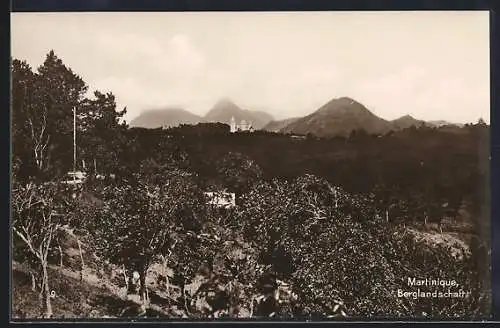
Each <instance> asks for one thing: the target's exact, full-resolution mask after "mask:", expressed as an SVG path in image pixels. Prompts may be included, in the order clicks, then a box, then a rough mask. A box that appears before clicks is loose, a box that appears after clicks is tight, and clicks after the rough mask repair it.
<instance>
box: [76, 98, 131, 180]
mask: <svg viewBox="0 0 500 328" xmlns="http://www.w3.org/2000/svg"><path fill="white" fill-rule="evenodd" d="M94 97H95V98H94V99H84V100H83V101H82V102H81V105H80V106H79V108H78V118H77V130H78V140H77V141H78V148H79V157H80V158H82V159H85V160H86V162H87V163H88V164H89V166H92V165H93V163H94V161H95V163H96V167H95V169H97V171H98V172H105V173H114V172H115V171H116V167H117V165H118V164H117V163H118V162H119V157H120V155H121V152H122V151H123V149H124V148H125V147H126V140H125V132H126V129H127V123H126V122H125V121H122V119H123V116H124V115H125V114H126V112H127V110H126V108H124V109H123V110H121V111H117V110H116V100H115V96H114V95H113V94H112V93H106V94H103V93H101V92H99V91H95V92H94ZM92 169H93V168H92Z"/></svg>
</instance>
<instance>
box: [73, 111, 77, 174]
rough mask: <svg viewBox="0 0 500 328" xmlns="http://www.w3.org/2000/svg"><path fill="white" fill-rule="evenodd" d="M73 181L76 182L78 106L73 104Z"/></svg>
mask: <svg viewBox="0 0 500 328" xmlns="http://www.w3.org/2000/svg"><path fill="white" fill-rule="evenodd" d="M73 182H74V183H76V106H73Z"/></svg>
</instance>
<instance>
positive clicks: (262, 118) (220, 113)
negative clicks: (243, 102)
mask: <svg viewBox="0 0 500 328" xmlns="http://www.w3.org/2000/svg"><path fill="white" fill-rule="evenodd" d="M232 117H234V119H235V120H236V122H240V121H241V120H245V121H247V122H252V125H253V127H254V128H255V129H261V128H262V127H264V126H265V125H266V124H267V123H269V122H270V121H271V120H273V117H272V116H271V115H269V114H268V113H266V112H263V111H252V110H248V109H242V108H240V107H238V106H237V105H236V104H235V103H234V102H233V101H231V100H230V99H226V98H225V99H221V100H219V101H218V102H217V103H216V104H215V105H214V106H213V107H212V108H211V109H210V110H209V111H208V113H207V114H206V115H205V117H204V120H205V121H207V122H220V123H229V121H230V120H231V118H232Z"/></svg>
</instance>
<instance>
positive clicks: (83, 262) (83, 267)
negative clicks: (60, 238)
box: [76, 239, 85, 281]
mask: <svg viewBox="0 0 500 328" xmlns="http://www.w3.org/2000/svg"><path fill="white" fill-rule="evenodd" d="M76 241H77V243H78V251H79V253H80V260H81V262H82V268H81V271H80V281H83V271H84V270H85V261H84V260H83V252H82V246H81V243H80V240H79V239H77V240H76Z"/></svg>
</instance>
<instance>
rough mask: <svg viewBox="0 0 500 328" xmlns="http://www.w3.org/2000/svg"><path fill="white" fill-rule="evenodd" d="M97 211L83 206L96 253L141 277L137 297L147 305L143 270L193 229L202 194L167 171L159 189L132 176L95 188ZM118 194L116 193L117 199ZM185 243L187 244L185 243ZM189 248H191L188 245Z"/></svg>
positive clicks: (182, 177)
mask: <svg viewBox="0 0 500 328" xmlns="http://www.w3.org/2000/svg"><path fill="white" fill-rule="evenodd" d="M95 193H96V194H97V195H98V197H99V198H100V199H102V200H103V202H104V206H102V207H100V208H89V207H81V208H80V210H79V213H80V214H81V215H82V216H84V217H86V218H87V219H86V220H85V222H86V229H87V231H88V233H89V235H91V236H93V239H94V242H95V245H96V251H97V254H99V255H100V256H102V257H103V258H105V259H108V260H109V261H110V262H111V263H115V264H118V265H124V266H125V267H126V268H128V269H129V274H130V279H131V274H132V272H133V271H134V270H135V271H138V273H139V275H140V287H141V288H140V295H141V298H142V299H143V300H144V302H146V283H145V278H146V272H147V270H148V268H149V266H150V264H151V263H152V261H153V260H154V259H155V258H157V257H158V256H159V255H161V254H167V253H168V252H169V247H170V246H169V245H173V244H174V242H180V241H181V239H180V237H179V236H184V234H183V232H185V231H196V230H197V227H198V225H199V222H200V220H201V219H202V218H201V214H200V213H202V211H203V205H204V195H203V193H201V192H200V191H199V190H198V189H197V187H196V185H195V184H193V183H192V181H191V178H190V176H189V175H188V174H187V173H183V172H179V171H174V172H165V176H164V179H163V183H162V184H161V185H158V184H153V183H150V182H148V181H147V180H144V179H142V178H141V177H140V176H136V177H135V180H131V181H129V182H125V181H123V182H122V183H120V184H116V185H112V186H107V187H106V186H101V187H98V188H96V190H95ZM117 195H120V196H119V197H118V198H117V197H116V196H117ZM186 242H189V240H187V241H186ZM189 247H190V246H189Z"/></svg>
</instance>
